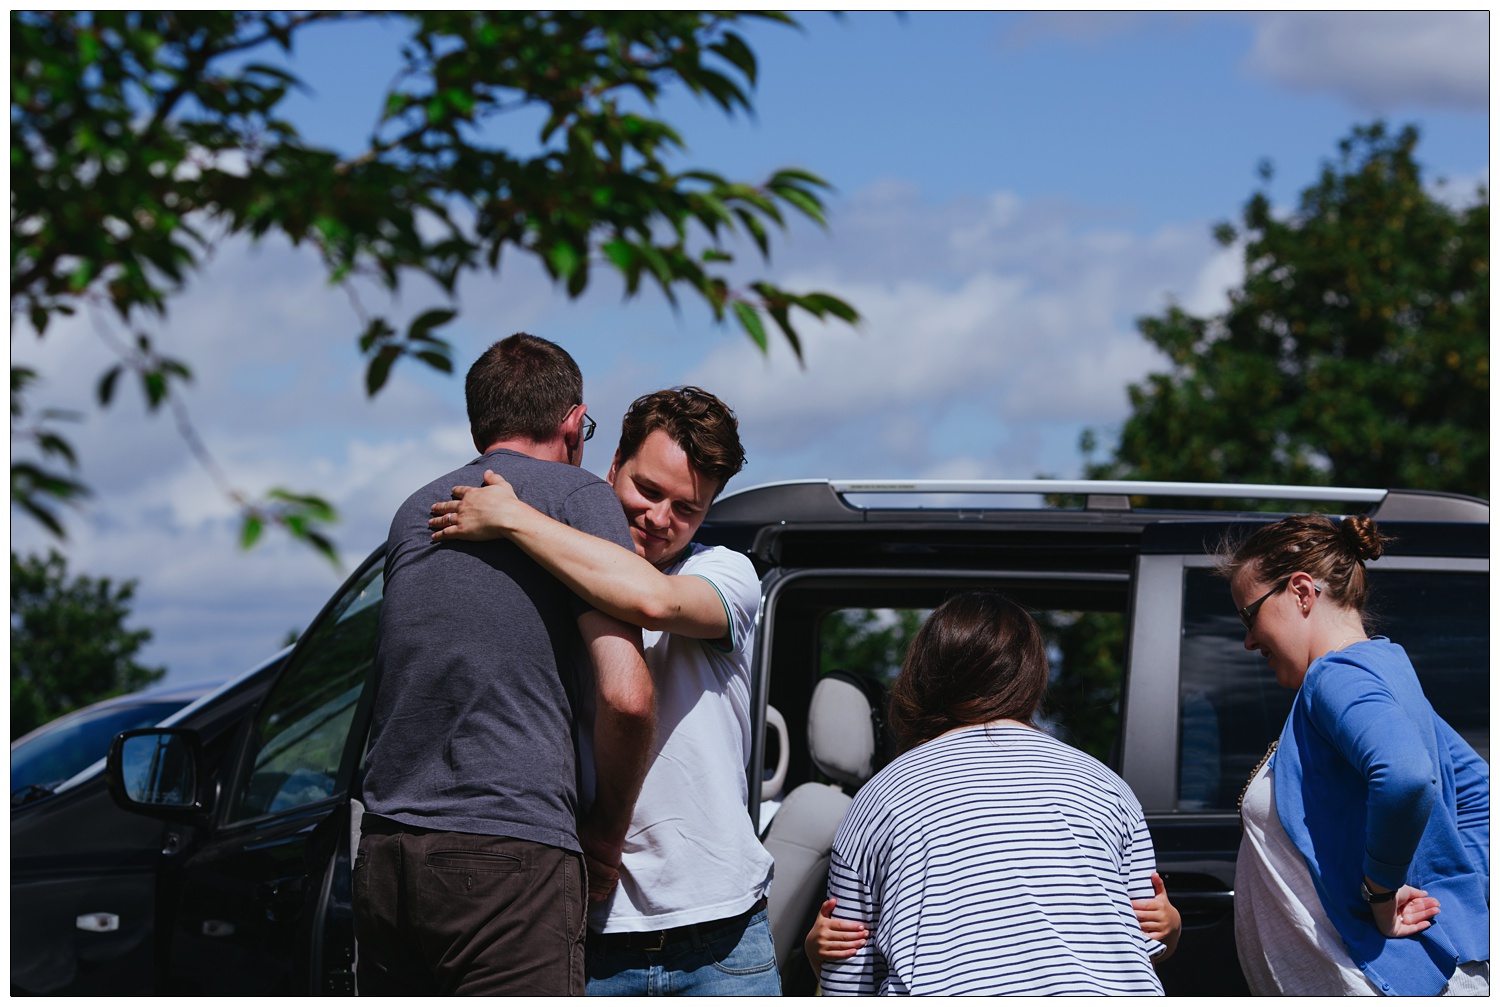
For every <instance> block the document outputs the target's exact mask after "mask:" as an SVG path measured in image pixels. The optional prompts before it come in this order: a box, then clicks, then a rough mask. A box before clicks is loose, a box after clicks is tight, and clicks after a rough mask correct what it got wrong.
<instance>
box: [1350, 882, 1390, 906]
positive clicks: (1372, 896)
mask: <svg viewBox="0 0 1500 1007" xmlns="http://www.w3.org/2000/svg"><path fill="white" fill-rule="evenodd" d="M1359 894H1360V895H1361V896H1363V898H1364V900H1365V901H1366V902H1368V903H1370V904H1371V905H1374V904H1375V903H1377V902H1389V901H1391V899H1394V898H1395V897H1396V889H1394V888H1392V889H1391V890H1390V891H1388V892H1380V893H1378V894H1377V893H1375V892H1372V891H1370V883H1369V882H1368V881H1366V880H1365V879H1364V878H1360V879H1359Z"/></svg>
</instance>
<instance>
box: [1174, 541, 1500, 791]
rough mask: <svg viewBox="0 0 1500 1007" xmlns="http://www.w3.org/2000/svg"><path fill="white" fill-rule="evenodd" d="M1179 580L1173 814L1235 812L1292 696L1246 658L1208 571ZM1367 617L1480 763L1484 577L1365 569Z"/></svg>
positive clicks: (1484, 712)
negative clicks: (1405, 659)
mask: <svg viewBox="0 0 1500 1007" xmlns="http://www.w3.org/2000/svg"><path fill="white" fill-rule="evenodd" d="M1185 577H1186V580H1185V582H1184V590H1183V633H1182V654H1181V663H1180V674H1179V679H1178V683H1179V704H1178V717H1179V724H1178V773H1177V806H1178V808H1179V810H1182V811H1234V810H1236V808H1237V805H1238V802H1239V795H1240V791H1241V790H1242V789H1243V788H1244V786H1245V783H1246V781H1247V780H1248V779H1249V778H1250V774H1251V772H1252V771H1253V770H1254V768H1255V765H1256V763H1257V762H1259V761H1260V759H1261V757H1262V756H1263V755H1264V754H1265V751H1266V748H1267V746H1269V745H1270V743H1271V742H1272V741H1273V740H1274V739H1275V738H1276V737H1278V736H1279V735H1280V733H1281V727H1282V724H1283V723H1284V722H1285V721H1286V717H1287V714H1288V713H1289V712H1290V711H1291V708H1292V699H1293V697H1294V696H1295V693H1294V692H1293V691H1292V690H1290V689H1283V688H1281V687H1280V686H1278V685H1277V684H1276V679H1275V676H1273V675H1272V674H1271V672H1270V670H1269V669H1268V668H1267V667H1266V662H1265V659H1264V658H1263V657H1261V656H1260V655H1259V654H1256V653H1253V652H1251V651H1247V650H1245V648H1244V640H1245V630H1244V627H1243V626H1242V625H1240V621H1239V617H1238V615H1237V614H1236V613H1235V611H1234V603H1233V601H1231V599H1230V595H1229V587H1228V585H1227V583H1226V582H1225V581H1224V580H1223V579H1222V578H1221V577H1218V576H1217V575H1215V574H1214V573H1213V571H1211V570H1208V569H1190V570H1188V571H1186V574H1185ZM1367 616H1368V617H1369V618H1368V621H1369V623H1370V631H1371V632H1372V633H1374V634H1377V635H1381V636H1388V637H1390V638H1391V639H1392V640H1394V641H1395V642H1396V643H1399V644H1400V645H1401V646H1402V647H1403V648H1405V650H1406V652H1407V654H1408V656H1410V657H1411V660H1412V665H1413V666H1414V667H1415V668H1416V670H1417V677H1418V678H1419V679H1420V680H1421V682H1422V688H1423V691H1424V692H1426V694H1427V699H1428V701H1429V702H1431V703H1432V706H1433V709H1434V710H1436V711H1437V713H1438V715H1439V716H1441V717H1442V718H1443V719H1444V720H1446V721H1447V722H1448V723H1449V724H1451V725H1452V726H1453V728H1454V729H1455V730H1456V731H1458V733H1459V734H1461V735H1462V736H1463V737H1464V739H1465V740H1466V741H1468V742H1469V744H1470V745H1472V746H1473V747H1474V749H1475V750H1476V751H1477V752H1479V754H1480V755H1481V756H1484V757H1485V758H1486V759H1488V758H1489V671H1488V668H1489V577H1488V575H1487V574H1484V573H1478V572H1469V571H1464V572H1437V571H1410V570H1380V569H1378V568H1377V569H1374V570H1371V571H1370V606H1369V610H1368V612H1367Z"/></svg>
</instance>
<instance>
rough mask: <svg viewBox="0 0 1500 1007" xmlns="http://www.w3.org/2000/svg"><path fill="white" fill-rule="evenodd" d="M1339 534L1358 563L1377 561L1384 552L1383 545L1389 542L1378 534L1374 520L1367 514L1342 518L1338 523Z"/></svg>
mask: <svg viewBox="0 0 1500 1007" xmlns="http://www.w3.org/2000/svg"><path fill="white" fill-rule="evenodd" d="M1339 534H1340V535H1342V536H1343V538H1344V541H1345V542H1346V543H1347V544H1348V546H1349V549H1350V550H1351V551H1352V552H1353V553H1354V556H1355V558H1356V559H1358V560H1359V561H1360V562H1364V561H1365V560H1371V559H1379V558H1380V554H1381V553H1382V552H1384V551H1385V544H1386V543H1387V542H1389V541H1390V538H1389V537H1388V536H1386V535H1382V534H1380V529H1379V528H1377V527H1376V526H1375V520H1374V518H1372V517H1370V516H1369V515H1368V514H1355V515H1352V516H1350V517H1346V518H1344V520H1343V521H1340V522H1339Z"/></svg>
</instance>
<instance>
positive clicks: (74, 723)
mask: <svg viewBox="0 0 1500 1007" xmlns="http://www.w3.org/2000/svg"><path fill="white" fill-rule="evenodd" d="M187 704H188V700H187V699H168V700H161V701H158V702H151V703H135V704H131V705H128V706H110V707H106V708H103V709H99V710H95V711H93V712H92V713H85V714H82V715H80V716H78V717H71V718H62V719H60V720H57V721H54V722H53V723H54V725H55V726H53V727H51V728H49V729H44V730H43V731H41V732H40V733H38V734H36V735H34V736H33V737H32V738H31V739H30V740H28V741H25V742H22V743H21V744H20V745H17V746H16V747H15V748H13V749H11V751H10V795H11V803H12V804H15V803H16V802H17V801H18V800H19V799H21V798H23V797H24V793H25V792H26V791H27V789H28V788H30V787H52V786H55V785H57V784H59V783H62V782H63V781H64V780H67V779H68V778H70V777H72V776H75V775H77V774H78V773H80V772H82V771H83V770H85V769H87V768H88V767H89V766H91V765H93V764H94V763H95V762H98V761H99V760H100V759H102V758H104V756H105V753H107V752H108V751H109V743H110V740H111V739H113V738H114V736H115V735H117V734H119V733H120V732H121V731H129V730H131V729H133V728H137V727H150V726H152V725H153V724H158V723H160V722H161V721H163V720H165V719H166V718H167V717H170V716H171V715H172V714H174V713H176V712H177V711H178V710H180V709H182V708H183V707H184V706H186V705H187Z"/></svg>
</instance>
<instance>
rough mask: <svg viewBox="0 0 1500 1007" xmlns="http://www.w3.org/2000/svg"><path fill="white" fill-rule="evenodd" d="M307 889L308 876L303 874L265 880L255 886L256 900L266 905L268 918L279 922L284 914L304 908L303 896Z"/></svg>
mask: <svg viewBox="0 0 1500 1007" xmlns="http://www.w3.org/2000/svg"><path fill="white" fill-rule="evenodd" d="M306 891H307V878H306V876H303V875H298V876H296V877H290V878H277V879H275V880H274V881H263V882H261V883H260V884H259V885H257V886H256V888H255V901H257V902H259V903H260V904H261V905H262V906H264V907H265V914H266V919H267V920H268V921H269V922H271V923H276V922H279V921H280V920H281V919H282V918H283V915H284V914H292V915H294V914H295V913H296V912H297V911H298V910H299V909H301V908H302V896H303V894H304V893H305V892H306Z"/></svg>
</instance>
